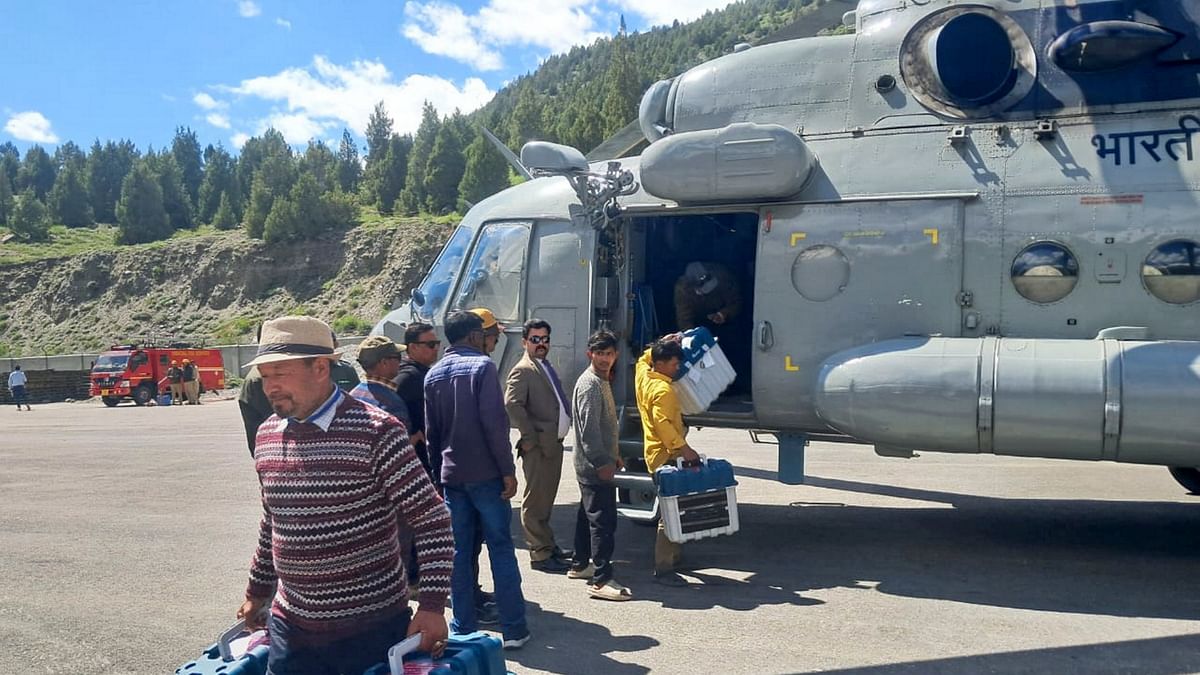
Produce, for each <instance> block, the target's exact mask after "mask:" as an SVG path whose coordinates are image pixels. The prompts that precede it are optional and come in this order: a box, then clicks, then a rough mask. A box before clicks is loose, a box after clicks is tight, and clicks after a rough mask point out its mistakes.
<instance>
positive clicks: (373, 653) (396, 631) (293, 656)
mask: <svg viewBox="0 0 1200 675" xmlns="http://www.w3.org/2000/svg"><path fill="white" fill-rule="evenodd" d="M410 617H411V615H410V614H409V612H408V611H407V610H405V611H404V612H403V613H402V614H401V615H399V616H397V617H395V618H393V619H388V620H386V621H380V622H376V623H373V624H368V625H367V626H365V627H364V628H363V630H362V631H360V632H358V633H355V634H354V635H349V636H346V637H343V638H340V639H337V640H334V641H332V642H328V641H326V640H321V639H319V637H318V638H314V636H313V635H312V634H311V633H309V632H307V631H305V630H303V629H301V628H297V627H295V626H291V625H288V623H287V622H286V621H284V620H283V619H280V618H279V617H277V616H275V615H271V618H270V620H269V621H268V622H267V630H268V632H270V634H271V653H270V655H269V656H268V657H267V675H361V674H362V673H363V672H364V671H365V670H367V669H368V668H370V667H371V666H374V665H375V664H377V663H385V662H387V652H388V649H390V648H391V646H392V645H394V644H396V643H397V642H400V641H401V640H403V639H404V638H405V636H406V634H407V633H408V622H409V619H410Z"/></svg>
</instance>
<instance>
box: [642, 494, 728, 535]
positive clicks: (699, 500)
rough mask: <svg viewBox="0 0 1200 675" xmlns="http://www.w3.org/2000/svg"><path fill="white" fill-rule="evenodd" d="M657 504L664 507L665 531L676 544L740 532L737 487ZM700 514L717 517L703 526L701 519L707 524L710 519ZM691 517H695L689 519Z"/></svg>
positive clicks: (674, 498) (671, 498) (662, 499)
mask: <svg viewBox="0 0 1200 675" xmlns="http://www.w3.org/2000/svg"><path fill="white" fill-rule="evenodd" d="M681 499H682V500H683V503H682V504H680V500H681ZM658 500H659V502H660V504H661V506H662V519H663V530H665V531H666V534H667V539H670V540H671V541H673V542H675V543H676V544H682V543H684V542H687V541H695V540H697V539H707V538H709V537H719V536H721V535H725V534H733V533H734V532H737V531H738V509H737V488H736V487H732V486H731V487H727V488H725V489H724V490H712V491H709V492H699V493H694V494H690V495H679V496H677V497H659V498H658ZM701 512H708V513H709V514H712V515H713V516H715V517H714V518H713V520H712V521H711V522H708V523H704V522H702V518H703V520H708V518H709V517H711V516H709V517H705V516H701V515H700V514H701ZM689 513H690V514H694V516H693V517H689ZM717 514H720V515H717ZM706 525H708V526H706ZM696 528H700V529H696Z"/></svg>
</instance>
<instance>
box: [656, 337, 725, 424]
mask: <svg viewBox="0 0 1200 675" xmlns="http://www.w3.org/2000/svg"><path fill="white" fill-rule="evenodd" d="M682 346H683V353H684V363H683V364H682V366H683V368H685V369H686V370H685V372H684V374H683V376H682V377H680V378H679V379H678V380H675V382H674V383H672V385H671V386H672V387H674V389H675V395H676V396H677V397H678V398H679V405H680V407H681V408H682V409H683V414H684V415H696V414H699V413H702V412H704V411H705V410H708V406H710V405H712V403H713V401H715V400H717V397H718V396H720V395H721V392H723V391H725V388H726V387H728V386H729V385H731V384H733V380H734V378H736V377H737V373H736V372H734V370H733V366H732V365H730V363H729V359H728V358H726V357H725V352H723V351H721V346H720V345H718V344H717V342H716V340H715V339H714V338H713V336H712V333H710V332H709V331H708V329H707V328H703V327H701V328H693V329H692V330H689V331H685V332H684V334H683V342H682Z"/></svg>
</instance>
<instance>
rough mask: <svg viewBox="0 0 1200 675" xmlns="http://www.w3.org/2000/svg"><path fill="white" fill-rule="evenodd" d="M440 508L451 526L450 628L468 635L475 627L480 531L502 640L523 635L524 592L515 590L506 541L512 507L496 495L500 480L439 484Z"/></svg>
mask: <svg viewBox="0 0 1200 675" xmlns="http://www.w3.org/2000/svg"><path fill="white" fill-rule="evenodd" d="M444 490H445V493H446V506H448V507H449V508H450V522H451V524H452V526H453V528H454V574H453V575H452V576H451V577H450V598H451V600H452V601H453V604H454V618H453V619H452V620H451V621H450V630H451V631H453V632H455V633H473V632H475V631H476V630H478V629H479V624H478V622H477V620H476V615H475V572H474V571H473V569H472V568H473V564H474V558H475V537H476V534H475V532H476V529H482V530H483V541H484V543H486V544H487V548H488V558H489V559H490V560H491V562H492V582H493V584H494V585H495V593H496V609H497V611H498V612H499V614H500V628H501V630H503V632H504V637H505V639H509V638H519V637H523V636H524V635H525V633H526V631H527V630H528V628H527V627H526V625H525V596H523V595H522V594H521V573H520V572H519V571H518V570H517V552H516V549H515V548H513V539H512V507H511V506H510V505H509V503H508V500H507V499H501V498H500V493H501V492H502V491H503V490H504V482H503V481H501V480H500V479H499V478H496V479H494V480H488V481H482V482H479V483H461V484H458V485H446V486H444Z"/></svg>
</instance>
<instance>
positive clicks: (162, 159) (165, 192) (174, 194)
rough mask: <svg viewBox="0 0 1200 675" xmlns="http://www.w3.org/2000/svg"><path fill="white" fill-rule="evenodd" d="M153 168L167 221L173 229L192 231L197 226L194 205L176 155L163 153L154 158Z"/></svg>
mask: <svg viewBox="0 0 1200 675" xmlns="http://www.w3.org/2000/svg"><path fill="white" fill-rule="evenodd" d="M153 168H154V170H155V172H157V174H158V181H159V186H160V187H161V188H162V200H163V208H164V209H166V211H167V219H168V220H169V221H170V223H171V229H174V230H190V229H192V228H193V227H195V226H196V221H195V219H194V218H193V217H192V205H191V202H190V201H189V199H188V194H187V189H186V188H185V187H184V185H183V172H182V171H181V170H180V168H179V165H178V164H176V163H175V155H174V154H173V153H170V152H165V151H164V152H163V153H162V154H159V155H156V156H155V157H154V163H153Z"/></svg>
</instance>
